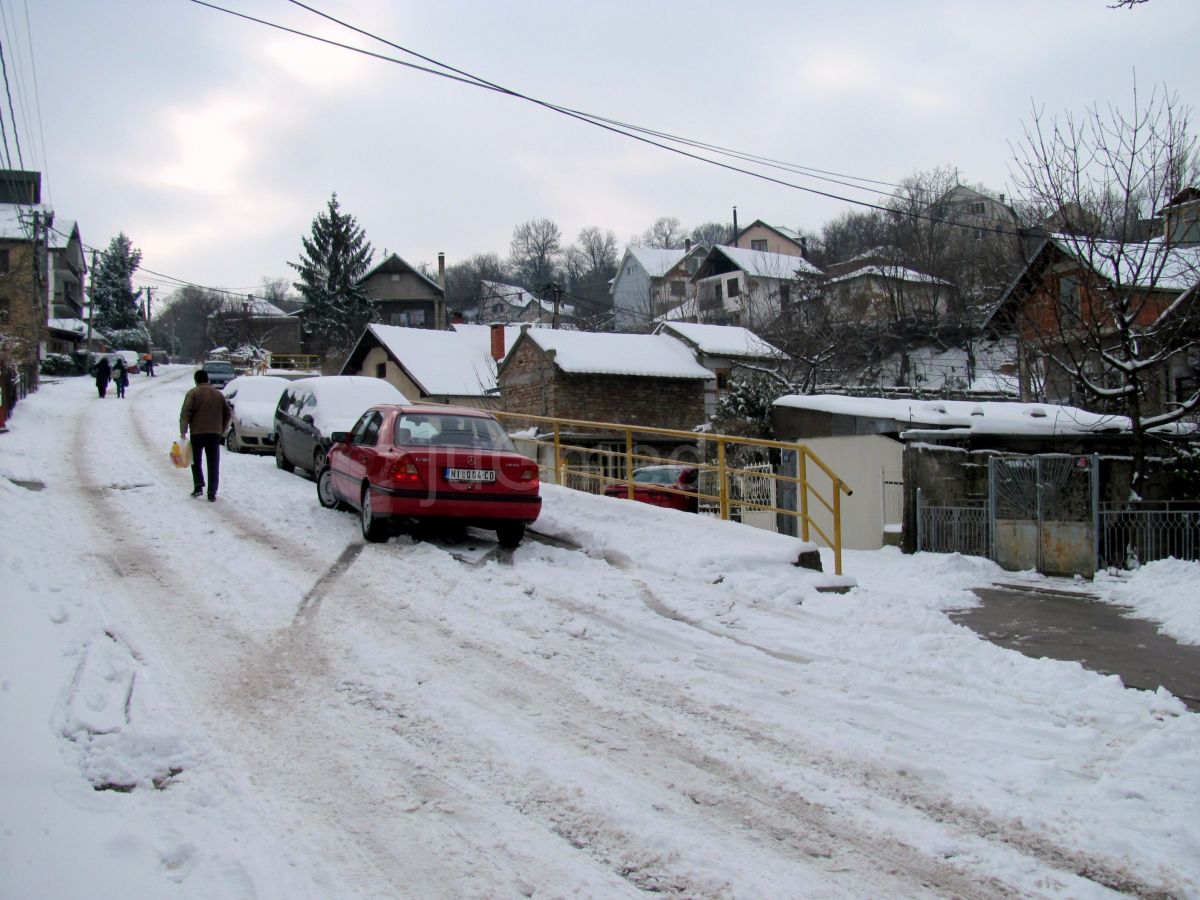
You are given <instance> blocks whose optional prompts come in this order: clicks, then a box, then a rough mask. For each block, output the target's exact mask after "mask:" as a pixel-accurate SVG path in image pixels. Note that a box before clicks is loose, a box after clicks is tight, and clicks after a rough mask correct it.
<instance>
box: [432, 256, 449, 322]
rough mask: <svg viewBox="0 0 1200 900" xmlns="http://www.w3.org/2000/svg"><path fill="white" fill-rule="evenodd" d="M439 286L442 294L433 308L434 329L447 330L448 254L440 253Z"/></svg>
mask: <svg viewBox="0 0 1200 900" xmlns="http://www.w3.org/2000/svg"><path fill="white" fill-rule="evenodd" d="M438 286H439V287H440V288H441V289H442V294H441V296H440V297H439V298H438V301H437V303H435V304H434V307H433V327H434V328H436V329H438V330H439V331H445V330H446V254H445V253H442V252H441V251H438Z"/></svg>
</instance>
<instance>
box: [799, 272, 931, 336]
mask: <svg viewBox="0 0 1200 900" xmlns="http://www.w3.org/2000/svg"><path fill="white" fill-rule="evenodd" d="M822 295H823V297H824V299H825V309H826V311H827V313H828V315H829V319H830V321H831V322H834V323H837V324H847V323H852V322H863V323H870V322H889V321H892V322H894V321H901V320H904V321H921V322H929V323H930V324H936V323H937V322H940V321H942V320H943V319H945V317H947V316H948V315H949V314H950V311H951V307H952V304H953V297H954V285H952V284H951V283H950V282H949V281H946V280H945V279H942V278H937V277H935V276H933V275H927V274H925V273H924V272H918V271H917V270H915V269H910V268H908V267H907V266H900V265H895V264H892V263H883V264H880V263H873V264H868V265H864V266H860V267H859V268H856V269H854V270H852V271H849V272H846V273H845V274H843V275H838V276H837V277H834V278H830V279H829V280H828V281H826V282H825V283H824V285H823V287H822Z"/></svg>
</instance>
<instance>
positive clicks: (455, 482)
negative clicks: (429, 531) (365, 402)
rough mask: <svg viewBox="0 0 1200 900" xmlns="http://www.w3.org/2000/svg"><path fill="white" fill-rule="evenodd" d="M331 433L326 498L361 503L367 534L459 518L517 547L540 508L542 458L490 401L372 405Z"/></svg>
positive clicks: (381, 535) (377, 536) (322, 496)
mask: <svg viewBox="0 0 1200 900" xmlns="http://www.w3.org/2000/svg"><path fill="white" fill-rule="evenodd" d="M330 438H331V441H332V443H331V445H330V448H329V457H328V462H327V464H326V465H325V466H324V467H323V468H322V469H321V471H320V472H319V473H318V474H317V498H318V499H319V500H320V501H321V505H322V506H324V507H326V508H330V509H332V508H335V507H341V508H347V507H348V508H351V509H356V510H358V513H359V516H360V518H361V520H362V533H363V537H365V538H366V539H367V540H368V541H386V540H387V539H388V536H389V534H390V533H391V525H392V524H393V523H398V522H408V523H422V522H425V523H435V522H438V521H441V522H446V521H451V520H452V521H455V522H458V523H461V524H464V525H474V526H477V527H479V528H488V529H495V531H496V537H497V539H498V540H499V542H500V545H501V546H502V547H515V546H517V544H519V543H520V542H521V538H522V537H524V536H525V526H526V525H529V524H530V523H532V522H533V521H534V520H535V519H537V517H538V513H539V512H541V509H542V499H541V496H540V495H539V493H538V491H539V484H540V481H539V478H538V468H537V464H536V463H535V462H534V461H533V460H531V459H529V458H528V457H526V456H522V455H521V454H520V453H518V452H517V450H516V448H515V447H514V446H513V442H512V440H511V439H510V438H509V436H508V434H507V433H506V432H505V431H504V428H503V426H502V425H501V424H500V423H499V422H497V421H496V419H495V417H494V416H491V415H489V414H488V413H486V412H484V411H482V410H478V409H469V408H466V407H457V406H399V405H391V404H387V405H379V406H373V407H371V408H370V409H368V410H367V411H366V412H365V413H363V415H362V417H361V418H360V419H359V420H358V422H357V423H356V424H355V426H354V429H353V430H352V431H335V432H333V434H332V435H330Z"/></svg>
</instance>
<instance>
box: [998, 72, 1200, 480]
mask: <svg viewBox="0 0 1200 900" xmlns="http://www.w3.org/2000/svg"><path fill="white" fill-rule="evenodd" d="M1189 120H1190V109H1189V108H1188V107H1186V106H1184V105H1183V104H1182V103H1181V102H1180V100H1179V98H1178V96H1177V95H1176V94H1173V93H1170V92H1169V91H1167V90H1166V89H1165V88H1155V89H1154V90H1152V91H1151V93H1150V96H1149V97H1143V96H1141V95H1140V94H1139V92H1138V91H1137V89H1136V87H1135V88H1134V92H1133V98H1132V104H1131V106H1130V108H1129V109H1121V108H1118V107H1117V106H1115V105H1109V106H1107V107H1100V106H1092V107H1091V108H1089V109H1088V110H1086V112H1085V113H1084V114H1083V115H1082V116H1075V115H1071V114H1069V113H1068V114H1065V115H1063V116H1061V117H1055V118H1050V119H1047V118H1046V116H1045V114H1044V113H1043V111H1041V110H1038V109H1035V110H1034V111H1033V114H1032V118H1031V121H1030V122H1029V123H1027V124H1026V126H1025V129H1024V140H1023V142H1022V144H1021V145H1020V147H1019V148H1018V149H1017V151H1016V159H1015V165H1016V172H1015V177H1016V180H1017V182H1018V184H1019V187H1020V190H1021V191H1022V192H1023V193H1024V194H1025V196H1026V198H1027V200H1028V202H1029V203H1030V204H1031V205H1033V206H1035V207H1040V208H1048V209H1054V210H1060V211H1063V217H1064V222H1063V224H1064V225H1065V226H1067V227H1065V228H1063V229H1062V230H1061V231H1060V232H1059V233H1058V234H1056V235H1053V236H1052V237H1051V241H1052V243H1053V246H1054V248H1055V256H1054V258H1055V259H1056V260H1059V262H1058V263H1057V264H1056V265H1055V266H1052V267H1050V268H1049V269H1048V270H1047V271H1046V272H1044V273H1042V275H1041V281H1040V283H1039V285H1035V287H1034V289H1033V290H1032V292H1031V295H1030V301H1029V302H1028V303H1027V304H1026V306H1025V309H1024V311H1023V316H1022V319H1021V323H1020V324H1021V326H1022V328H1023V330H1024V332H1025V333H1026V334H1028V335H1029V336H1030V337H1031V338H1032V340H1033V341H1034V342H1035V343H1036V346H1037V347H1038V348H1039V349H1040V350H1042V352H1044V353H1045V354H1046V360H1047V362H1048V366H1049V369H1048V371H1047V378H1048V379H1050V380H1051V381H1053V380H1054V377H1055V375H1058V376H1061V377H1060V378H1059V379H1058V380H1060V381H1061V380H1063V378H1064V377H1065V380H1066V381H1067V382H1068V384H1069V386H1070V388H1071V390H1072V391H1073V392H1075V393H1076V394H1077V395H1078V396H1079V397H1080V399H1081V402H1085V403H1087V405H1089V406H1092V407H1093V408H1095V409H1098V410H1100V411H1110V412H1114V413H1120V414H1122V415H1125V416H1128V417H1129V420H1130V423H1131V428H1132V431H1133V438H1134V485H1133V490H1134V494H1135V496H1136V495H1137V494H1138V491H1139V488H1140V486H1141V481H1142V478H1143V472H1144V466H1145V456H1146V451H1147V446H1148V443H1149V440H1150V438H1149V435H1148V432H1149V431H1150V429H1153V428H1155V427H1156V426H1160V425H1165V424H1168V423H1171V422H1175V421H1178V420H1179V419H1181V418H1183V417H1185V416H1187V415H1189V414H1190V413H1192V412H1193V411H1195V410H1197V409H1200V390H1197V389H1190V390H1187V391H1184V392H1183V393H1179V392H1178V390H1177V389H1176V390H1174V391H1173V390H1172V388H1174V387H1175V386H1174V385H1169V384H1164V383H1163V381H1164V372H1165V370H1166V368H1167V366H1168V364H1169V363H1171V361H1172V360H1173V359H1176V360H1177V359H1178V358H1180V357H1181V356H1186V354H1187V351H1189V350H1190V349H1191V348H1193V347H1195V346H1197V337H1198V335H1200V322H1198V316H1197V306H1198V300H1197V293H1198V291H1200V288H1198V285H1200V247H1197V246H1196V245H1195V244H1194V243H1193V244H1191V245H1180V244H1177V243H1175V242H1174V241H1173V240H1170V239H1164V237H1163V235H1162V232H1160V233H1159V235H1158V236H1157V237H1149V236H1148V234H1147V231H1146V229H1145V227H1144V224H1143V223H1144V221H1145V220H1146V219H1149V218H1151V217H1153V216H1154V214H1155V213H1156V212H1157V211H1158V210H1162V209H1164V208H1165V207H1167V206H1168V205H1169V204H1170V201H1171V200H1172V199H1173V198H1174V197H1175V196H1176V195H1177V194H1178V193H1179V192H1180V189H1181V188H1182V187H1184V186H1185V185H1186V183H1187V182H1188V181H1189V180H1191V179H1194V178H1196V175H1197V171H1196V149H1197V144H1196V138H1195V136H1194V135H1193V134H1192V133H1191V129H1190V121H1189ZM1075 211H1080V212H1082V213H1083V214H1082V215H1081V214H1079V213H1077V212H1075ZM1172 224H1173V223H1172V222H1171V220H1170V219H1168V221H1167V222H1166V226H1167V229H1168V230H1169V229H1170V228H1171V226H1172ZM1197 227H1200V225H1198V226H1197ZM1168 236H1169V235H1168ZM1193 383H1194V382H1193ZM1172 393H1174V396H1172Z"/></svg>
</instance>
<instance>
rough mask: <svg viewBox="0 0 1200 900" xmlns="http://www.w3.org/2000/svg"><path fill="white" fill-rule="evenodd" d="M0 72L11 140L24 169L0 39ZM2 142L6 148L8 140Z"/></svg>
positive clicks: (2, 45)
mask: <svg viewBox="0 0 1200 900" xmlns="http://www.w3.org/2000/svg"><path fill="white" fill-rule="evenodd" d="M0 72H2V73H3V74H4V93H5V94H7V95H8V116H9V118H10V119H12V126H13V142H14V143H15V144H16V145H17V162H18V164H19V165H20V166H21V168H22V169H24V168H25V160H24V158H23V157H22V156H21V136H20V135H19V134H18V133H17V110H16V107H15V106H13V98H12V89H11V88H10V87H9V85H8V64H7V63H5V61H4V41H0ZM4 143H5V149H7V145H8V141H7V140H5V142H4Z"/></svg>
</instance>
